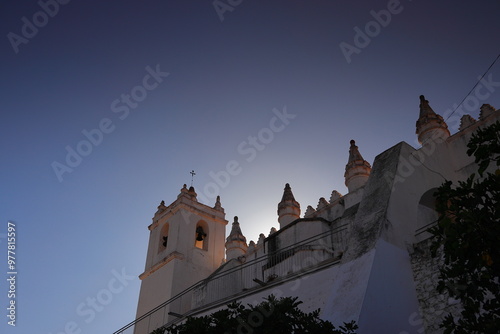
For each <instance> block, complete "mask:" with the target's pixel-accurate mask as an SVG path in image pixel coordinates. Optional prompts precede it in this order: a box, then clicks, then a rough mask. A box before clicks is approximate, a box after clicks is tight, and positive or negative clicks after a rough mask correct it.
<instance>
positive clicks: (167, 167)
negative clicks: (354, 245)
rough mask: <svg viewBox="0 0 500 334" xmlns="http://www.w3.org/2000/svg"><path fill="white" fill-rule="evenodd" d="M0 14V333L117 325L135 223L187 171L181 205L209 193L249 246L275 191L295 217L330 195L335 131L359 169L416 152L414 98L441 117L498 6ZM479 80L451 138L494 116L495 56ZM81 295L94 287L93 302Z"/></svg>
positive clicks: (424, 0)
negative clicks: (295, 209) (11, 250)
mask: <svg viewBox="0 0 500 334" xmlns="http://www.w3.org/2000/svg"><path fill="white" fill-rule="evenodd" d="M214 4H215V5H216V6H217V8H216V7H214ZM231 4H232V5H231ZM44 8H45V9H44ZM46 13H48V14H46ZM0 15H1V18H0V27H1V32H2V34H3V42H2V43H1V44H0V48H1V52H0V57H1V62H0V64H1V66H2V71H1V79H0V89H1V93H2V95H1V96H2V98H1V103H0V106H1V113H0V126H1V132H0V133H1V136H2V139H1V141H0V148H1V154H2V162H1V166H0V171H1V172H0V176H1V183H0V198H1V201H0V249H1V252H0V254H1V256H0V277H3V278H2V280H0V282H1V283H0V306H1V307H0V310H2V311H0V319H1V321H0V332H1V333H9V334H10V333H19V334H21V333H41V334H49V333H51V334H60V333H69V332H71V331H75V333H76V332H77V331H78V330H80V333H92V334H95V333H112V332H114V331H115V330H117V329H119V328H120V327H122V326H123V325H125V324H126V323H128V322H130V321H132V320H133V319H134V316H135V310H136V306H137V300H138V296H139V286H140V281H139V279H138V277H137V276H138V275H139V274H140V273H142V271H143V269H144V264H145V257H146V250H147V242H148V237H149V232H148V229H147V226H148V225H149V224H150V223H151V218H152V217H153V215H154V213H155V211H156V207H157V206H158V205H159V203H160V201H161V200H165V202H166V204H167V205H168V204H170V203H171V202H172V201H174V200H175V199H176V196H177V195H178V193H179V190H180V189H181V187H182V185H183V184H184V183H186V184H188V186H189V185H190V183H191V175H190V173H189V172H190V171H191V170H193V169H194V170H195V171H196V175H195V177H194V187H195V188H196V191H197V192H198V194H199V199H200V201H201V202H203V203H205V204H208V205H210V206H213V205H214V202H215V198H214V196H215V195H220V196H221V202H222V206H223V207H224V208H225V211H226V219H227V220H228V221H229V223H231V222H232V219H233V216H239V221H240V224H241V229H242V231H243V233H244V234H245V235H246V237H247V241H248V242H249V241H250V240H255V241H256V240H257V239H258V236H259V233H264V234H265V235H266V236H267V235H268V233H269V231H270V229H271V227H279V226H278V223H277V215H276V210H277V204H278V202H279V201H280V199H281V196H282V193H283V188H284V185H285V183H287V182H288V183H290V185H291V187H292V190H293V193H294V195H295V198H296V200H297V201H298V202H299V203H300V204H301V209H302V214H303V213H304V212H305V210H306V207H307V205H312V206H313V207H316V205H317V203H318V200H319V198H320V197H325V198H326V199H329V198H330V194H331V192H332V190H334V189H336V190H338V191H339V192H340V193H342V194H345V193H346V192H347V188H346V187H345V185H344V176H343V175H344V169H345V164H346V162H347V158H348V149H349V141H350V140H351V139H354V140H356V144H357V145H358V147H359V150H360V152H361V154H362V155H363V156H364V158H365V159H366V160H367V161H369V162H370V163H373V160H374V158H375V156H376V155H378V154H379V153H381V152H383V151H384V150H386V149H388V148H389V147H391V146H393V145H395V144H397V143H398V142H401V141H406V142H408V143H409V144H410V145H412V146H414V147H418V143H417V142H416V136H415V121H416V120H417V118H418V112H419V109H418V106H419V95H421V94H423V95H425V97H426V99H428V100H429V102H430V105H431V106H432V108H433V109H434V110H435V111H436V112H437V113H439V114H441V115H443V116H444V117H445V118H447V117H448V116H449V115H450V113H451V110H453V109H454V108H455V107H456V106H457V104H459V103H460V102H461V101H462V100H463V99H464V98H465V97H466V96H467V93H468V92H469V91H470V89H471V88H472V87H473V86H474V85H475V84H476V82H477V80H478V78H479V77H480V76H481V75H482V74H483V73H484V72H485V71H486V70H487V68H488V67H489V66H490V65H491V64H492V63H493V61H494V60H495V58H496V57H497V56H498V54H499V53H500V38H499V37H500V19H499V16H500V2H499V1H498V0H495V1H493V0H478V1H472V0H464V1H451V0H443V1H435V0H434V1H431V0H413V1H409V0H402V1H401V2H398V1H395V0H390V1H387V0H384V1H366V0H365V1H346V0H330V1H327V0H322V1H319V0H287V1H285V0H274V1H273V0H269V1H256V0H254V1H250V0H243V1H241V0H231V1H229V0H220V1H215V2H214V1H213V0H207V1H186V0H162V1H157V0H149V1H137V0H136V1H132V0H122V1H69V0H64V1H63V0H60V1H59V2H56V0H41V1H34V0H30V1H28V0H17V1H13V0H10V1H3V2H2V9H1V13H0ZM478 87H479V88H481V89H480V90H479V88H478V90H477V91H474V92H473V93H471V95H470V97H469V98H468V99H466V101H465V103H464V104H463V105H462V109H461V110H459V111H457V112H456V113H455V114H454V115H453V116H452V117H451V118H450V119H449V120H448V125H449V128H450V132H451V133H452V134H453V133H455V132H456V131H457V130H458V125H459V122H458V121H457V120H458V118H459V116H460V113H464V112H466V113H470V114H471V115H472V116H473V117H475V118H477V117H478V115H479V106H480V105H482V104H483V103H489V104H491V105H493V106H494V107H496V108H500V61H499V62H498V63H496V64H495V65H494V66H493V67H492V68H491V69H490V70H489V72H488V74H487V75H486V76H485V78H484V79H483V82H482V83H481V84H480V85H479V86H478ZM87 137H90V138H91V139H88V138H87ZM91 141H93V142H91ZM68 152H70V153H68ZM79 152H80V153H79ZM77 155H78V156H77ZM235 166H236V167H235ZM228 168H229V169H230V171H231V173H232V174H229V173H228V172H227V169H228ZM202 197H204V198H202ZM9 221H10V222H13V223H15V224H16V228H17V249H16V261H17V268H16V269H17V271H18V274H17V281H16V305H17V309H16V311H17V318H16V327H12V326H9V325H7V320H8V318H7V317H6V315H7V309H6V308H7V306H8V303H9V299H8V298H7V293H8V286H7V281H6V278H7V271H8V268H7V256H6V254H7V242H6V233H7V224H8V222H9ZM229 227H230V224H229V225H228V228H229ZM117 277H119V279H118V278H117ZM103 290H107V291H108V293H107V294H106V293H105V292H103ZM109 291H112V293H109ZM98 295H99V296H100V297H102V296H107V297H106V298H108V297H110V296H111V297H110V298H108V299H107V300H105V302H104V303H99V302H94V306H92V300H95V299H96V296H98ZM102 301H103V299H102V298H101V302H102ZM95 303H97V304H95ZM65 327H66V329H65Z"/></svg>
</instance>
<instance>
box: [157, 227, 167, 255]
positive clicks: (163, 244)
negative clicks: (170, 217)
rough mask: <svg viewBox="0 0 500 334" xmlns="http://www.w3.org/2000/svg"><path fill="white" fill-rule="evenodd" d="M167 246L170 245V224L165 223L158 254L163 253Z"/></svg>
mask: <svg viewBox="0 0 500 334" xmlns="http://www.w3.org/2000/svg"><path fill="white" fill-rule="evenodd" d="M167 245H168V223H165V225H163V227H162V228H161V232H160V240H159V246H158V253H160V252H163V251H164V250H165V249H167Z"/></svg>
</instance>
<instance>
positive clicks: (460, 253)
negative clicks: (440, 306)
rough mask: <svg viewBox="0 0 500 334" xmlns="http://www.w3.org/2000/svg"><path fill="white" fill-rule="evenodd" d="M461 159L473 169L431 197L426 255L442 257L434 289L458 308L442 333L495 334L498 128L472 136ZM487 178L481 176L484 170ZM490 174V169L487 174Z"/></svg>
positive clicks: (499, 312) (499, 323)
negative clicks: (469, 160) (432, 219)
mask: <svg viewBox="0 0 500 334" xmlns="http://www.w3.org/2000/svg"><path fill="white" fill-rule="evenodd" d="M467 154H468V155H469V156H472V155H474V157H475V161H476V163H477V164H478V165H479V170H478V174H479V175H478V177H477V176H476V175H475V174H472V175H471V176H470V177H469V178H468V179H467V180H466V181H462V182H459V183H458V185H457V186H455V185H453V184H452V182H450V181H446V182H445V183H444V184H443V185H442V186H441V187H440V188H439V189H438V190H437V192H436V193H435V196H436V209H437V211H438V213H439V220H438V224H437V226H435V227H434V228H432V229H431V233H432V234H433V237H434V239H433V243H432V252H433V255H434V256H436V254H437V253H441V254H443V255H444V264H443V266H442V267H441V268H440V276H439V281H438V286H437V289H438V291H439V292H440V293H442V292H445V291H446V292H448V294H449V295H450V296H451V297H453V298H455V299H457V300H459V301H460V302H461V303H462V306H463V311H462V312H461V314H460V317H459V319H454V318H453V316H452V315H451V314H448V315H447V316H446V317H445V319H444V320H443V322H442V324H441V327H442V328H444V333H460V334H461V333H467V334H470V333H495V334H497V333H499V332H500V204H499V199H500V169H499V166H500V122H496V123H495V124H493V125H491V126H488V127H486V128H484V129H480V130H478V131H477V132H476V133H475V134H473V136H472V138H471V140H470V141H469V143H468V150H467ZM491 163H493V164H495V165H496V166H495V168H492V169H493V170H494V171H493V172H487V170H488V167H489V166H490V164H491ZM490 170H491V169H490Z"/></svg>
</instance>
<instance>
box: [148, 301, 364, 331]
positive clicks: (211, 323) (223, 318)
mask: <svg viewBox="0 0 500 334" xmlns="http://www.w3.org/2000/svg"><path fill="white" fill-rule="evenodd" d="M301 303H302V302H301V301H297V297H295V298H292V297H285V298H280V299H277V298H276V297H275V296H273V295H270V296H269V297H267V298H265V299H264V301H263V302H262V303H260V304H258V305H256V306H252V305H248V307H244V306H242V305H241V303H237V302H234V303H231V304H229V305H228V306H227V308H226V309H223V310H220V311H217V312H215V313H212V314H211V315H208V316H202V317H198V318H193V317H188V318H187V320H186V322H184V323H183V324H181V325H177V326H175V325H174V326H171V327H169V328H159V329H157V330H155V331H154V332H153V333H152V334H164V333H165V334H236V333H253V334H275V333H290V334H302V333H304V334H305V333H310V334H355V333H356V329H357V328H358V326H357V325H356V324H355V322H354V321H352V322H350V323H344V326H340V327H339V329H336V328H335V326H333V324H332V323H331V322H329V321H324V320H321V319H320V318H319V309H318V310H316V311H314V312H311V313H304V312H302V311H301V310H300V309H299V308H298V306H299V305H300V304H301Z"/></svg>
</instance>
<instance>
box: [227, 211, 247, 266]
mask: <svg viewBox="0 0 500 334" xmlns="http://www.w3.org/2000/svg"><path fill="white" fill-rule="evenodd" d="M247 249H248V246H247V238H245V236H244V235H243V233H242V232H241V228H240V223H238V216H234V221H233V225H232V227H231V233H229V235H228V237H227V238H226V257H227V259H228V260H231V259H236V258H238V257H240V256H243V255H245V253H246V251H247Z"/></svg>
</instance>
